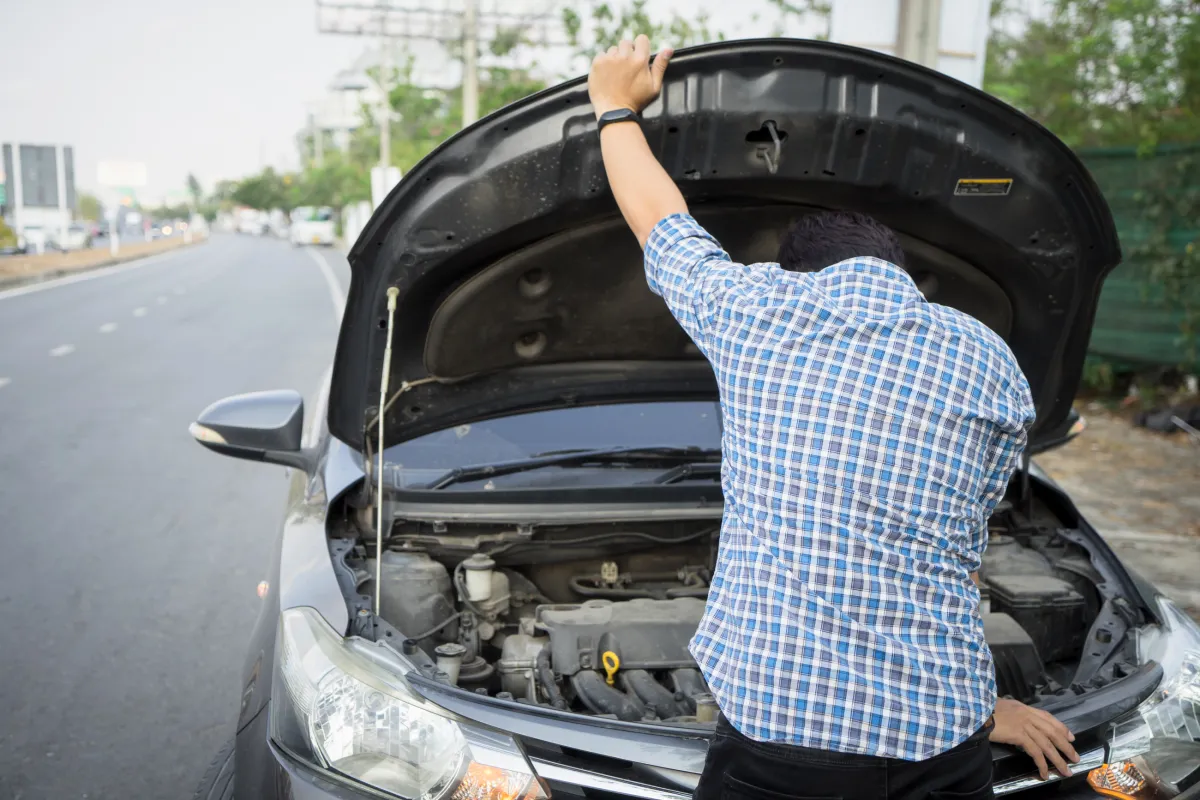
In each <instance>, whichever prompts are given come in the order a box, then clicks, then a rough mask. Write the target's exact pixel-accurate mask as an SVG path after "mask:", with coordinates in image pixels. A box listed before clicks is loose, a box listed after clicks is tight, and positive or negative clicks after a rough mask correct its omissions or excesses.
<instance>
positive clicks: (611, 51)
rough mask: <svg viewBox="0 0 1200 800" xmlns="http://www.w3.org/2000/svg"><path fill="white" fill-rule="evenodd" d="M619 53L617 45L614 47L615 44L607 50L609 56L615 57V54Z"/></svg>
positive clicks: (619, 49)
mask: <svg viewBox="0 0 1200 800" xmlns="http://www.w3.org/2000/svg"><path fill="white" fill-rule="evenodd" d="M620 51H621V48H620V47H619V46H618V45H615V44H614V45H613V46H612V47H610V48H608V54H609V55H610V56H615V55H616V54H617V53H619V52H620Z"/></svg>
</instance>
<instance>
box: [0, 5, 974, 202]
mask: <svg viewBox="0 0 1200 800" xmlns="http://www.w3.org/2000/svg"><path fill="white" fill-rule="evenodd" d="M360 1H361V0H360ZM620 1H621V0H616V2H620ZM863 1H864V0H836V2H855V3H857V2H863ZM867 1H868V2H884V3H886V2H894V0H867ZM959 1H960V2H961V1H962V0H959ZM391 2H392V3H393V4H394V5H397V6H401V5H406V4H407V5H410V6H411V5H421V6H425V7H431V6H432V7H438V6H444V5H447V4H449V5H450V6H451V7H455V6H456V5H457V6H459V7H460V5H461V0H419V1H418V0H391ZM585 2H586V0H479V5H480V7H481V8H482V10H483V11H485V12H486V11H487V10H489V9H491V8H495V7H503V8H505V9H513V8H516V7H520V8H521V9H522V11H528V10H530V9H534V8H536V9H547V10H548V11H549V13H550V14H552V15H553V16H554V17H555V18H556V19H557V18H558V10H557V9H558V8H559V7H561V5H562V4H564V3H573V4H575V5H577V6H581V5H584V4H585ZM649 8H650V10H651V13H652V14H653V15H656V16H657V15H658V14H661V13H663V12H665V11H667V10H669V9H675V10H679V11H681V12H684V11H686V12H688V13H694V11H695V9H697V8H706V9H707V10H708V11H709V13H710V16H711V19H712V26H713V27H714V28H715V29H718V30H721V31H723V32H724V33H725V34H726V35H727V36H729V37H731V38H740V37H743V36H754V35H767V34H768V33H769V31H770V29H771V28H772V27H773V25H774V24H775V23H776V22H777V20H778V15H777V13H775V12H773V11H772V10H771V7H770V6H769V4H768V3H767V2H766V0H742V2H740V3H730V2H728V0H650V2H649ZM0 30H2V31H5V34H6V35H5V36H4V40H5V43H4V50H3V53H4V58H3V61H2V62H0V63H2V64H3V67H2V68H0V142H10V143H11V142H23V143H29V144H65V145H71V146H72V147H73V148H74V153H75V179H76V185H77V186H78V187H79V188H80V190H82V191H91V192H94V193H98V194H100V195H101V196H102V198H105V196H106V192H105V191H104V190H103V189H102V187H100V186H98V185H97V176H96V167H97V164H98V163H99V162H101V161H136V162H142V163H144V164H145V165H146V169H147V186H146V187H145V188H144V189H143V190H140V191H139V194H140V196H141V198H142V199H143V202H148V203H158V202H160V201H161V200H162V199H163V198H164V197H165V196H166V195H167V193H169V192H178V191H182V190H183V188H184V185H185V180H186V176H187V175H188V173H194V174H195V175H196V176H197V177H198V178H199V179H200V181H201V183H202V185H203V186H204V187H205V188H206V189H209V188H211V187H212V185H213V183H214V182H215V181H217V180H219V179H225V178H229V179H237V178H240V177H243V176H245V175H247V174H250V173H253V172H257V171H258V170H259V169H261V168H262V167H264V166H273V167H275V168H277V169H294V168H295V167H296V166H297V165H298V161H299V159H298V154H297V152H296V134H297V132H298V131H299V130H300V129H301V128H302V127H303V126H304V125H305V123H306V119H307V114H308V109H309V108H310V107H311V103H312V102H313V101H315V100H317V99H318V98H319V97H320V96H321V95H322V94H323V93H324V92H325V90H326V87H327V86H328V84H329V83H330V81H331V80H332V79H333V78H334V76H335V75H336V74H337V73H338V72H339V71H342V70H345V69H347V68H349V67H350V66H351V65H352V64H353V63H354V62H355V60H356V59H357V58H358V56H359V55H360V54H361V53H362V52H363V50H364V49H365V48H366V47H367V46H368V45H369V44H370V42H369V41H368V40H366V39H363V38H360V37H354V36H339V35H332V34H323V33H320V32H319V31H318V26H317V5H316V0H205V1H204V2H202V3H180V4H174V3H163V2H162V0H105V2H103V3H96V2H95V1H94V0H0ZM813 32H815V31H814V30H812V29H811V28H809V29H806V28H805V27H804V26H803V25H802V24H798V23H793V24H791V25H789V30H788V33H789V34H790V35H801V36H802V35H812V33H813ZM420 52H421V53H422V56H421V57H422V58H424V59H432V60H436V59H437V58H439V53H440V50H439V48H437V47H429V46H426V47H423V48H420ZM551 60H552V61H555V63H557V64H559V65H560V66H558V67H556V68H557V69H561V70H564V71H570V70H571V68H572V65H571V64H570V62H569V61H568V60H566V59H564V58H561V57H560V58H558V59H557V60H555V59H551ZM427 68H428V66H427ZM432 68H433V69H438V68H439V67H437V66H434V67H432ZM108 197H111V195H109V196H108Z"/></svg>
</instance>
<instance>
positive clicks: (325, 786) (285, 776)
mask: <svg viewBox="0 0 1200 800" xmlns="http://www.w3.org/2000/svg"><path fill="white" fill-rule="evenodd" d="M269 712H270V706H269V705H268V706H267V707H266V708H264V709H263V710H262V712H260V713H259V714H258V716H257V717H255V719H254V720H253V721H252V722H251V723H250V724H248V725H247V726H246V727H245V728H243V729H242V731H241V732H240V733H239V734H238V741H237V756H236V759H235V765H236V787H235V791H234V796H235V797H262V798H267V799H269V800H369V799H370V800H382V798H390V797H391V796H390V795H386V794H383V793H381V792H376V791H373V790H371V789H369V788H367V787H365V786H363V785H362V784H360V783H357V782H355V781H351V780H348V779H345V778H342V777H340V776H338V775H336V774H333V773H330V772H327V771H325V770H321V769H317V768H315V767H313V766H312V765H310V764H308V763H306V762H304V761H301V760H300V759H298V758H295V757H294V756H292V755H291V754H289V753H288V752H287V751H285V750H284V749H282V748H281V747H279V746H278V745H276V744H274V743H273V742H271V741H270V740H269V737H268V735H267V731H268V729H269V725H268V714H269ZM529 756H530V763H532V764H533V767H534V769H535V770H536V771H537V773H538V775H539V776H540V777H541V778H543V779H544V780H545V781H546V784H547V785H548V787H549V789H550V792H551V798H552V800H563V799H564V798H565V800H587V799H588V798H597V797H601V798H605V800H624V799H625V798H629V800H689V798H690V797H691V794H690V792H687V791H684V790H680V789H671V788H666V787H663V786H655V785H652V784H650V783H646V782H644V781H641V780H638V779H637V778H636V777H635V776H631V775H628V774H626V775H619V774H614V773H612V772H610V771H607V770H602V769H597V768H593V767H590V766H589V765H585V764H581V763H578V762H572V761H570V760H567V759H563V758H558V757H554V756H551V755H548V754H546V753H543V752H537V751H536V750H535V751H533V752H530V754H529ZM1080 756H1081V763H1080V764H1079V765H1078V766H1077V768H1076V775H1077V776H1079V777H1080V778H1081V777H1082V776H1083V775H1086V772H1087V770H1089V769H1092V768H1094V767H1097V766H1099V765H1100V764H1101V763H1103V760H1104V749H1103V748H1099V749H1094V750H1089V751H1086V752H1083V753H1081V754H1080ZM1006 788H1008V789H1009V791H1008V792H1007V793H1006V794H1005V795H1000V796H1008V797H1013V798H1020V800H1048V799H1049V798H1058V799H1059V800H1094V799H1095V797H1096V794H1095V793H1094V792H1093V791H1092V790H1091V789H1090V788H1089V787H1088V785H1087V782H1086V781H1084V780H1082V779H1073V780H1071V781H1065V782H1064V781H1051V782H1048V783H1045V784H1042V785H1038V781H1037V780H1036V779H1032V780H1029V781H1022V782H1021V784H1020V785H1016V784H1015V782H1013V783H1009V785H1008V787H1006Z"/></svg>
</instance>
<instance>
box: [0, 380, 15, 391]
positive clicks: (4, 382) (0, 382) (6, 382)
mask: <svg viewBox="0 0 1200 800" xmlns="http://www.w3.org/2000/svg"><path fill="white" fill-rule="evenodd" d="M10 383H12V378H0V389H3V388H4V387H5V386H8V385H9V384H10Z"/></svg>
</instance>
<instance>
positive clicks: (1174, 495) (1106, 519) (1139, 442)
mask: <svg viewBox="0 0 1200 800" xmlns="http://www.w3.org/2000/svg"><path fill="white" fill-rule="evenodd" d="M1079 412H1080V413H1081V414H1083V415H1084V417H1085V419H1086V421H1087V429H1086V430H1085V431H1084V432H1083V433H1082V434H1081V435H1080V436H1079V437H1078V438H1077V439H1075V440H1074V441H1073V442H1071V443H1070V444H1068V445H1066V446H1064V447H1062V448H1060V449H1058V450H1055V451H1051V452H1049V453H1046V454H1044V455H1041V456H1038V457H1037V459H1036V461H1037V463H1038V464H1039V465H1040V466H1041V467H1042V469H1044V470H1046V472H1048V473H1049V474H1050V475H1051V476H1052V477H1053V478H1054V479H1055V480H1056V481H1057V482H1058V483H1059V484H1060V485H1061V486H1062V487H1063V488H1064V489H1065V490H1066V491H1067V492H1068V493H1070V495H1071V497H1072V498H1073V499H1074V500H1075V503H1076V505H1077V506H1078V507H1079V509H1080V510H1081V511H1082V512H1083V514H1084V515H1085V516H1086V517H1087V518H1088V520H1089V521H1090V522H1091V523H1092V524H1093V525H1094V526H1095V527H1096V528H1097V530H1099V531H1100V533H1101V534H1103V535H1104V538H1105V539H1106V540H1107V541H1108V543H1109V544H1110V545H1112V547H1113V549H1114V550H1116V551H1117V553H1118V554H1119V555H1120V556H1121V558H1123V559H1125V560H1126V561H1127V562H1128V563H1129V564H1130V565H1131V566H1132V567H1133V568H1134V569H1136V570H1137V571H1138V572H1140V573H1141V574H1142V575H1143V576H1144V577H1145V578H1147V579H1148V580H1150V581H1151V582H1152V583H1154V584H1155V585H1156V586H1158V588H1160V589H1162V590H1163V592H1165V593H1166V594H1167V595H1168V596H1170V597H1171V598H1173V599H1174V600H1175V601H1176V602H1178V603H1179V604H1180V605H1181V606H1183V607H1184V608H1187V609H1188V610H1189V611H1190V612H1191V614H1192V616H1193V617H1195V618H1197V619H1200V444H1197V443H1196V442H1195V441H1194V440H1192V439H1191V438H1190V437H1188V436H1187V435H1185V434H1183V433H1179V434H1174V435H1169V436H1168V435H1163V434H1159V433H1154V432H1151V431H1147V430H1145V429H1143V428H1138V427H1135V426H1134V425H1132V424H1131V423H1130V422H1128V421H1127V420H1126V419H1124V418H1122V417H1120V416H1118V415H1115V414H1113V413H1111V412H1109V411H1107V410H1105V409H1104V408H1103V407H1102V406H1100V405H1099V404H1096V403H1084V404H1081V405H1080V407H1079Z"/></svg>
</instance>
